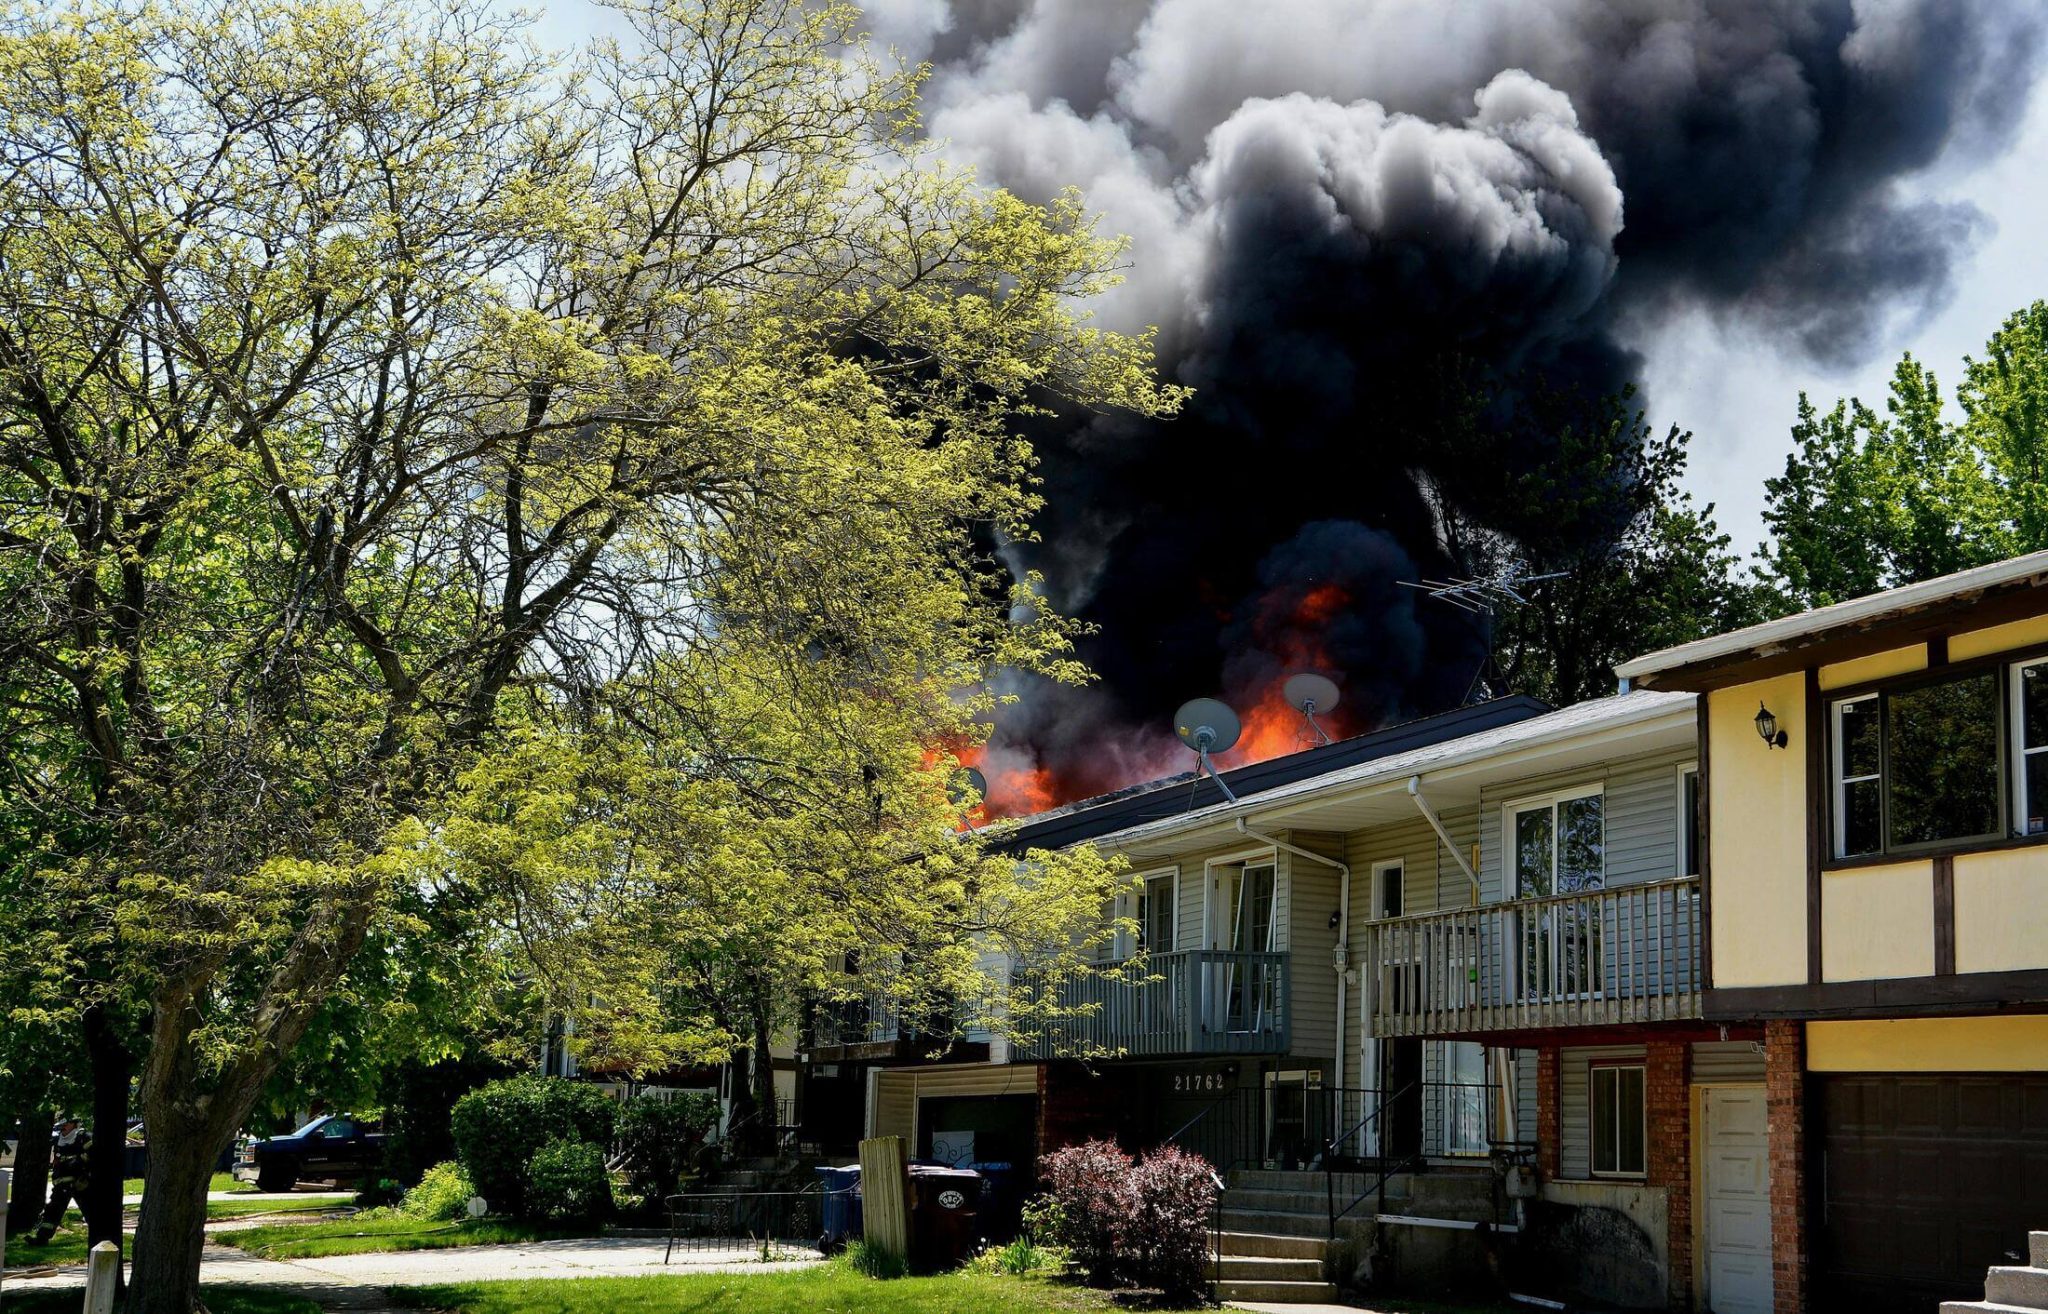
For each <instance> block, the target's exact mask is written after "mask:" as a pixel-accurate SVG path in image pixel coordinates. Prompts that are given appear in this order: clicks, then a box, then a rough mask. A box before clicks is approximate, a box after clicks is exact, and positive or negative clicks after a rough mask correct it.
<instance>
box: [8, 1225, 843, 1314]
mask: <svg viewBox="0 0 2048 1314" xmlns="http://www.w3.org/2000/svg"><path fill="white" fill-rule="evenodd" d="M666 1246H667V1243H666V1242H664V1241H662V1240H659V1239H650V1238H646V1237H623V1236H622V1237H588V1238H575V1239H570V1240H563V1241H527V1242H521V1243H519V1244H516V1245H504V1246H464V1247H458V1248H455V1249H449V1250H403V1251H386V1252H381V1253H374V1254H363V1255H331V1256H328V1257H326V1258H323V1259H294V1260H271V1259H258V1258H256V1257H255V1256H254V1255H249V1254H245V1253H243V1252H242V1251H240V1250H235V1249H233V1248H231V1247H228V1246H208V1247H207V1248H206V1257H205V1260H204V1261H203V1263H202V1264H201V1266H200V1270H199V1280H200V1281H201V1282H202V1283H218V1284H221V1285H237V1286H265V1287H276V1288H278V1289H280V1290H288V1291H294V1292H297V1293H298V1294H300V1295H303V1296H304V1297H306V1299H308V1300H311V1301H314V1302H316V1303H318V1304H319V1305H320V1306H321V1307H322V1308H325V1309H332V1310H356V1311H372V1312H381V1311H386V1310H395V1309H397V1308H398V1307H397V1306H395V1305H393V1304H391V1301H390V1297H389V1296H387V1295H386V1294H385V1293H384V1292H383V1290H382V1288H384V1287H397V1286H433V1285H438V1284H441V1283H449V1282H508V1281H515V1280H520V1279H529V1278H580V1277H633V1276H640V1275H645V1274H652V1273H733V1272H747V1273H763V1272H773V1271H777V1270H782V1269H792V1268H802V1267H804V1266H805V1265H807V1264H815V1263H818V1262H819V1256H818V1254H817V1252H816V1251H813V1250H809V1249H805V1248H800V1247H785V1248H783V1250H782V1254H783V1255H785V1256H786V1257H785V1258H781V1259H777V1260H774V1261H771V1262H768V1263H763V1262H762V1261H761V1259H760V1250H759V1249H758V1248H757V1247H754V1246H750V1245H748V1244H747V1243H746V1242H743V1241H737V1240H736V1241H732V1242H730V1243H726V1244H722V1245H718V1246H714V1247H712V1248H708V1249H694V1250H680V1249H679V1250H677V1251H676V1253H675V1262H673V1263H671V1264H667V1265H664V1264H663V1263H662V1262H661V1256H662V1251H663V1250H664V1249H666ZM25 1271H26V1270H20V1269H13V1270H9V1272H8V1275H7V1279H6V1285H5V1288H4V1289H5V1291H7V1292H23V1291H52V1290H64V1289H67V1288H78V1287H83V1286H84V1285H85V1266H84V1265H82V1264H80V1265H72V1266H69V1267H66V1268H61V1269H59V1270H57V1271H56V1272H55V1273H52V1274H50V1275H48V1276H45V1277H36V1278H30V1277H23V1276H20V1275H21V1274H22V1273H24V1272H25ZM4 1299H5V1297H4V1296H0V1300H4Z"/></svg>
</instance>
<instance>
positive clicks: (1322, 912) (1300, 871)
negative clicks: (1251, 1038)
mask: <svg viewBox="0 0 2048 1314" xmlns="http://www.w3.org/2000/svg"><path fill="white" fill-rule="evenodd" d="M1281 838H1283V839H1285V840H1286V841H1287V842H1288V843H1290V844H1294V845H1297V846H1299V847H1301V848H1304V849H1308V850H1309V851H1311V852H1313V853H1322V854H1328V855H1330V856H1333V857H1337V858H1338V860H1339V861H1342V854H1343V852H1344V837H1343V836H1341V835H1329V834H1322V833H1317V832H1312V831H1302V832H1289V833H1287V834H1284V835H1282V836H1281ZM1279 862H1280V872H1279V881H1280V895H1279V903H1280V906H1281V907H1282V908H1283V909H1284V910H1285V912H1286V927H1287V930H1286V947H1287V948H1288V949H1289V951H1290V953H1291V955H1292V956H1291V958H1290V959H1289V961H1288V979H1287V989H1288V997H1289V1005H1288V1020H1287V1024H1288V1028H1289V1035H1288V1045H1287V1047H1288V1051H1289V1052H1290V1053H1293V1054H1297V1055H1303V1056H1308V1057H1314V1058H1319V1059H1326V1058H1328V1057H1330V1056H1332V1055H1335V1054H1336V1052H1337V1044H1338V1040H1337V1037H1338V1023H1337V973H1336V971H1335V969H1334V968H1332V967H1331V953H1332V951H1333V950H1334V949H1335V948H1336V944H1337V935H1336V932H1335V931H1333V930H1332V929H1331V928H1330V914H1331V913H1333V912H1335V911H1336V910H1337V906H1338V903H1339V901H1340V900H1341V899H1342V897H1343V891H1342V888H1341V886H1342V883H1343V874H1342V873H1341V872H1339V871H1338V870H1337V869H1336V868H1335V867H1333V866H1331V865H1330V864H1329V863H1327V862H1317V861H1316V860H1314V859H1313V858H1304V857H1301V856H1300V855H1299V854H1293V853H1288V852H1287V851H1285V850H1284V849H1283V850H1281V852H1280V855H1279ZM1353 879H1354V884H1353V886H1352V891H1351V895H1352V898H1354V899H1355V898H1357V897H1358V889H1357V885H1356V878H1355V877H1354V878H1353Z"/></svg>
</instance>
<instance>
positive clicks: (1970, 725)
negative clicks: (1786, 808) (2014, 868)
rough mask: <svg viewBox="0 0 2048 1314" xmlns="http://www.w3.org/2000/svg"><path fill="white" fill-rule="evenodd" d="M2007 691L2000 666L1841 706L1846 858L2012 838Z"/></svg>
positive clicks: (1841, 840) (1834, 765)
mask: <svg viewBox="0 0 2048 1314" xmlns="http://www.w3.org/2000/svg"><path fill="white" fill-rule="evenodd" d="M2020 669H2021V670H2022V671H2023V670H2024V668H2020ZM1998 686H1999V672H1998V669H1997V668H1996V667H1989V666H1987V667H1980V668H1978V669H1975V670H1972V671H1968V672H1965V673H1964V674H1962V675H1955V676H1949V677H1947V678H1945V679H1937V680H1931V681H1920V682H1916V683H1912V684H1906V685H1901V686H1899V687H1896V688H1887V689H1880V690H1878V691H1877V692H1875V693H1867V694H1859V695H1857V696H1855V697H1852V698H1843V699H1839V700H1837V701H1836V702H1835V703H1834V704H1833V705H1832V707H1831V708H1830V710H1829V720H1830V734H1829V740H1830V743H1829V749H1830V757H1831V773H1830V774H1831V779H1830V782H1829V783H1830V791H1831V797H1830V800H1829V802H1830V805H1831V808H1830V810H1831V812H1832V814H1833V816H1832V827H1833V836H1832V838H1833V841H1834V855H1835V856H1836V857H1837V858H1855V857H1864V856H1868V855H1872V854H1880V853H1890V852H1905V853H1910V852H1913V851H1915V850H1919V849H1925V848H1928V847H1930V846H1934V845H1940V844H1948V843H1955V842H1957V841H1967V840H1982V839H1995V838H1997V837H1998V836H2000V835H2001V834H2003V833H2004V822H2003V815H2002V810H2001V790H2000V785H1999V782H2000V762H2001V759H2002V757H2003V754H2002V753H2001V752H2000V751H1999V689H1998Z"/></svg>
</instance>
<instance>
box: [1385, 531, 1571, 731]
mask: <svg viewBox="0 0 2048 1314" xmlns="http://www.w3.org/2000/svg"><path fill="white" fill-rule="evenodd" d="M1569 573H1570V572H1569V571H1563V570H1553V571H1549V572H1546V573H1545V574H1541V575H1531V574H1530V573H1529V568H1528V567H1527V566H1526V565H1524V564H1523V563H1521V562H1519V561H1510V562H1508V563H1506V564H1505V565H1502V566H1500V567H1498V568H1497V569H1495V570H1492V571H1489V572H1488V573H1486V574H1483V575H1474V576H1472V577H1471V578H1469V579H1465V578H1456V577H1454V578H1451V579H1425V580H1422V581H1420V582H1417V581H1414V580H1405V579H1404V580H1397V581H1395V582H1396V583H1398V584H1400V586H1401V587H1402V588H1406V589H1417V590H1419V591H1421V592H1423V593H1426V594H1428V595H1429V596H1430V597H1432V598H1435V599H1436V600H1437V601H1439V602H1448V603H1450V604H1451V605H1452V606H1453V607H1456V608H1457V609H1458V610H1459V611H1462V612H1467V613H1469V614H1471V615H1474V616H1484V617H1486V619H1487V621H1488V622H1489V623H1490V622H1491V621H1492V620H1493V617H1494V614H1495V613H1496V612H1498V611H1499V610H1500V609H1501V608H1503V607H1510V606H1526V605H1527V604H1528V601H1529V599H1528V597H1527V596H1526V595H1525V593H1524V592H1523V591H1524V590H1525V589H1527V588H1528V587H1529V586H1530V585H1532V584H1541V583H1543V581H1545V580H1551V579H1563V578H1564V577H1565V576H1566V575H1567V574H1569ZM1492 665H1493V653H1492V651H1491V649H1490V647H1489V651H1488V652H1487V654H1486V655H1485V656H1484V657H1482V658H1481V659H1480V662H1479V669H1478V670H1476V671H1474V672H1473V673H1472V683H1471V684H1469V685H1467V686H1466V687H1465V702H1466V703H1467V705H1469V704H1470V703H1471V702H1472V699H1473V695H1475V694H1476V695H1478V696H1479V697H1481V698H1490V697H1492V692H1491V690H1490V689H1489V688H1488V687H1487V682H1486V673H1487V670H1488V669H1489V668H1490V667H1492Z"/></svg>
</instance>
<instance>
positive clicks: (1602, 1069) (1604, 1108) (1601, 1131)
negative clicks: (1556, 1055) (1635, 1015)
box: [1588, 1063, 1647, 1177]
mask: <svg viewBox="0 0 2048 1314" xmlns="http://www.w3.org/2000/svg"><path fill="white" fill-rule="evenodd" d="M1588 1077H1589V1079H1590V1081H1591V1084H1592V1091H1591V1094H1592V1097H1593V1118H1592V1122H1593V1129H1592V1130H1593V1175H1594V1176H1595V1177H1641V1176H1643V1175H1644V1173H1645V1170H1646V1155H1647V1149H1646V1144H1647V1143H1646V1140H1645V1137H1644V1124H1645V1123H1646V1122H1647V1118H1646V1117H1645V1115H1644V1110H1643V1068H1642V1066H1641V1065H1640V1064H1620V1063H1614V1064H1602V1065H1599V1066H1596V1067H1594V1068H1592V1069H1591V1070H1590V1072H1589V1073H1588Z"/></svg>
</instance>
